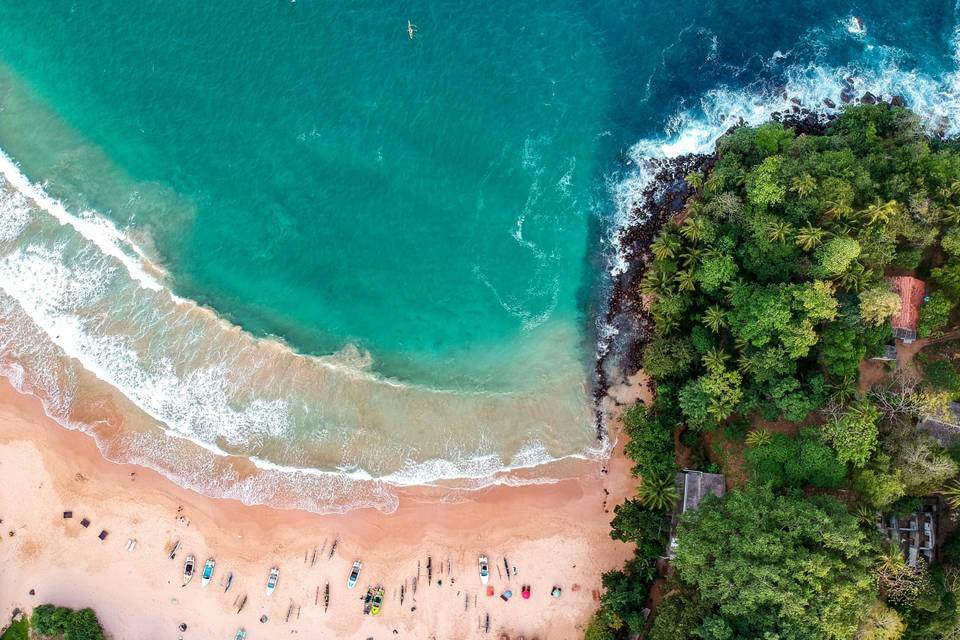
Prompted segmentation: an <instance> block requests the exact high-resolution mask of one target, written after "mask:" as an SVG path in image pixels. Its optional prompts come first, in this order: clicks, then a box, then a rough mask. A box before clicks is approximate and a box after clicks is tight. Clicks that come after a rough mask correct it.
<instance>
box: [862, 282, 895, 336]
mask: <svg viewBox="0 0 960 640" xmlns="http://www.w3.org/2000/svg"><path fill="white" fill-rule="evenodd" d="M898 313H900V296H898V295H897V294H896V293H894V292H893V291H890V289H888V288H886V287H874V288H872V289H867V290H866V291H861V292H860V317H861V318H863V320H864V322H866V323H867V324H869V325H872V326H874V327H876V326H879V325H881V324H884V323H886V322H887V321H888V320H890V318H891V317H893V316H895V315H897V314H898Z"/></svg>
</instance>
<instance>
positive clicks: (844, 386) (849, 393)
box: [831, 376, 857, 404]
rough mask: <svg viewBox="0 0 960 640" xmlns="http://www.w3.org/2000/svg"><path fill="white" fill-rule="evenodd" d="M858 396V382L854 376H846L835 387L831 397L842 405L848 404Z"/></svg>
mask: <svg viewBox="0 0 960 640" xmlns="http://www.w3.org/2000/svg"><path fill="white" fill-rule="evenodd" d="M856 396H857V381H856V379H854V377H853V376H844V377H843V379H841V380H840V381H839V382H837V384H835V385H833V393H832V394H831V397H832V398H833V399H834V400H835V401H837V402H839V403H840V404H846V403H848V402H850V401H851V400H853V399H854V398H855V397H856Z"/></svg>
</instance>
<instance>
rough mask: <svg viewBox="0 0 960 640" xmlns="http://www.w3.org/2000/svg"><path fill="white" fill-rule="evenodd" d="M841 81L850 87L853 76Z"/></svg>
mask: <svg viewBox="0 0 960 640" xmlns="http://www.w3.org/2000/svg"><path fill="white" fill-rule="evenodd" d="M843 81H844V82H846V83H847V84H848V85H850V86H851V87H852V86H853V76H847V77H846V78H844V79H843Z"/></svg>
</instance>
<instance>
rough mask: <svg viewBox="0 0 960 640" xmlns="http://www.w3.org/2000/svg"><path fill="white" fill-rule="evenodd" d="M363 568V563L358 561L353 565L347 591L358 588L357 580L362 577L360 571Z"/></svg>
mask: <svg viewBox="0 0 960 640" xmlns="http://www.w3.org/2000/svg"><path fill="white" fill-rule="evenodd" d="M362 568H363V563H362V562H360V561H359V560H357V561H356V562H354V563H353V568H352V569H351V570H350V577H349V578H347V589H353V588H354V587H355V586H357V578H359V577H360V569H362Z"/></svg>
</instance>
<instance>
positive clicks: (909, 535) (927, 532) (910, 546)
mask: <svg viewBox="0 0 960 640" xmlns="http://www.w3.org/2000/svg"><path fill="white" fill-rule="evenodd" d="M937 512H938V509H937V501H936V499H928V500H925V501H924V503H923V504H922V505H921V506H920V508H918V509H917V510H916V511H914V512H913V513H911V514H908V515H906V516H904V515H898V514H896V513H886V514H878V516H877V528H879V529H880V532H881V533H883V535H885V536H886V537H887V539H888V540H889V541H890V542H891V544H893V545H894V546H896V547H897V548H898V549H900V550H901V551H902V552H903V555H904V557H905V558H906V560H907V564H908V565H909V566H911V567H916V566H917V562H918V561H919V560H920V557H921V556H922V557H923V558H925V559H926V564H927V565H928V566H929V565H931V564H933V559H934V556H935V552H936V547H937V534H936V532H937Z"/></svg>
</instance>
